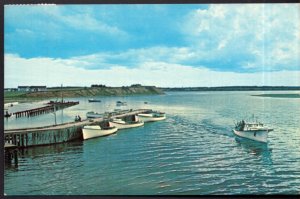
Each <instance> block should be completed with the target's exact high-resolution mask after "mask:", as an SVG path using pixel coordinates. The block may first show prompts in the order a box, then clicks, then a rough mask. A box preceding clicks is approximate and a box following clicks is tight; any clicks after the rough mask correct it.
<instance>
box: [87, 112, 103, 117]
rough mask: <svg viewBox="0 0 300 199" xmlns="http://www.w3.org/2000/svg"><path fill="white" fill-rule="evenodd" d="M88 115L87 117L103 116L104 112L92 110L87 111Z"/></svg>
mask: <svg viewBox="0 0 300 199" xmlns="http://www.w3.org/2000/svg"><path fill="white" fill-rule="evenodd" d="M86 117H87V118H99V117H103V114H101V113H97V112H94V111H90V112H87V113H86Z"/></svg>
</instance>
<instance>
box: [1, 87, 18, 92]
mask: <svg viewBox="0 0 300 199" xmlns="http://www.w3.org/2000/svg"><path fill="white" fill-rule="evenodd" d="M13 91H18V89H17V88H5V89H4V92H13Z"/></svg>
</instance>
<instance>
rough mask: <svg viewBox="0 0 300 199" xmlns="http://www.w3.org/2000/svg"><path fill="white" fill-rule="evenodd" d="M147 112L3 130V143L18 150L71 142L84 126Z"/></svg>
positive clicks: (80, 133)
mask: <svg viewBox="0 0 300 199" xmlns="http://www.w3.org/2000/svg"><path fill="white" fill-rule="evenodd" d="M147 111H149V109H138V110H127V111H119V112H110V113H108V112H107V113H105V114H104V117H103V118H95V119H87V120H83V121H80V122H69V123H64V124H59V125H52V126H44V127H35V128H23V129H11V130H4V141H5V143H7V144H13V145H15V146H17V147H18V148H24V147H31V146H38V145H49V144H56V143H62V142H67V141H72V140H75V139H81V138H82V127H83V126H85V125H91V124H96V123H101V122H104V121H107V120H108V119H110V118H116V117H128V116H131V115H135V114H139V113H144V112H147Z"/></svg>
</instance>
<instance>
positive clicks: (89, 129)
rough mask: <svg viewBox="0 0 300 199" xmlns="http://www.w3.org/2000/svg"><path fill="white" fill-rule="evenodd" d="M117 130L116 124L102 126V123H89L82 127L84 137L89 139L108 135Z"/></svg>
mask: <svg viewBox="0 0 300 199" xmlns="http://www.w3.org/2000/svg"><path fill="white" fill-rule="evenodd" d="M117 130H118V128H117V127H114V126H113V127H110V126H109V127H105V128H101V127H100V125H88V126H84V127H83V128H82V138H83V139H84V140H87V139H91V138H96V137H101V136H107V135H111V134H113V133H115V132H117Z"/></svg>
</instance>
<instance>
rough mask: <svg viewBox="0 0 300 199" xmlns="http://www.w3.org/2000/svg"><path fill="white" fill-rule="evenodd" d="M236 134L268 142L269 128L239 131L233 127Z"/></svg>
mask: <svg viewBox="0 0 300 199" xmlns="http://www.w3.org/2000/svg"><path fill="white" fill-rule="evenodd" d="M233 132H234V134H235V135H237V136H239V137H243V138H248V139H250V140H254V141H258V142H264V143H266V142H267V139H268V132H269V131H268V130H255V131H254V130H252V131H238V130H235V129H233Z"/></svg>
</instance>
